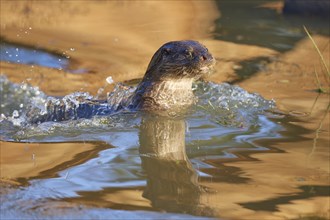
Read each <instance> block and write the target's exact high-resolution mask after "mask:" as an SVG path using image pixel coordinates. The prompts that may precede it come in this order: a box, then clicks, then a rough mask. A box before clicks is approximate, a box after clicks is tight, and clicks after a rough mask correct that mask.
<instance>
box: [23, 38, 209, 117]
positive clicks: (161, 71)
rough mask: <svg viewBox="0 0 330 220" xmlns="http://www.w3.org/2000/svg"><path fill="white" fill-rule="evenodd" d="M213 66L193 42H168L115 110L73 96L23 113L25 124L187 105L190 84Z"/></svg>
mask: <svg viewBox="0 0 330 220" xmlns="http://www.w3.org/2000/svg"><path fill="white" fill-rule="evenodd" d="M214 63H215V60H214V58H213V57H212V55H211V54H210V53H209V52H208V49H207V48H206V47H205V46H204V45H202V44H200V43H199V42H197V41H192V40H186V41H172V42H168V43H166V44H164V45H163V46H161V47H160V48H159V49H158V50H157V51H156V53H155V54H154V55H153V57H152V59H151V61H150V63H149V66H148V68H147V71H146V73H145V75H144V77H143V79H142V81H141V82H140V84H139V85H138V86H137V89H136V91H135V92H134V94H133V95H132V96H131V97H130V98H129V99H126V100H121V103H120V104H118V103H116V106H117V107H116V108H115V109H114V108H113V106H111V105H110V104H109V103H111V102H108V103H107V102H106V101H96V100H88V99H84V98H83V97H82V98H80V99H79V97H76V98H75V100H73V101H72V100H67V99H65V100H64V99H62V100H56V101H49V102H48V103H47V104H46V112H45V113H43V114H41V110H40V109H36V108H33V109H31V110H30V111H29V112H28V113H27V116H28V121H29V122H32V123H40V122H44V121H64V120H70V119H78V118H90V117H92V116H93V115H106V114H111V113H112V112H114V111H117V110H120V109H122V108H129V109H141V110H143V111H155V110H156V111H158V110H166V109H171V108H173V107H185V106H189V105H191V104H192V103H193V102H194V96H193V93H192V89H191V87H192V82H193V81H194V80H197V79H199V78H200V77H201V76H203V75H205V74H207V73H208V72H210V70H211V69H212V68H213V66H214ZM110 96H111V94H110ZM108 101H109V100H108ZM77 103H78V104H77Z"/></svg>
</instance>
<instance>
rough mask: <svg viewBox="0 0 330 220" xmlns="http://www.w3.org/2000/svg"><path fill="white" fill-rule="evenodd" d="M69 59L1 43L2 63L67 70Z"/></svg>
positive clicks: (0, 56) (34, 49)
mask: <svg viewBox="0 0 330 220" xmlns="http://www.w3.org/2000/svg"><path fill="white" fill-rule="evenodd" d="M68 58H69V57H65V56H59V55H55V54H51V53H49V52H46V51H42V50H40V49H36V48H28V47H23V46H18V45H15V44H9V43H6V42H0V60H1V61H6V62H11V63H17V64H28V65H32V66H33V65H39V66H45V67H50V68H56V69H65V68H67V67H68V65H69V60H68Z"/></svg>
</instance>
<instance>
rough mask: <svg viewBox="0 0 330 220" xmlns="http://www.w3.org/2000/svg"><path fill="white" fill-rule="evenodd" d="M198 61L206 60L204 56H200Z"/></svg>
mask: <svg viewBox="0 0 330 220" xmlns="http://www.w3.org/2000/svg"><path fill="white" fill-rule="evenodd" d="M199 59H200V60H202V61H205V60H207V57H206V56H205V55H202V56H200V57H199Z"/></svg>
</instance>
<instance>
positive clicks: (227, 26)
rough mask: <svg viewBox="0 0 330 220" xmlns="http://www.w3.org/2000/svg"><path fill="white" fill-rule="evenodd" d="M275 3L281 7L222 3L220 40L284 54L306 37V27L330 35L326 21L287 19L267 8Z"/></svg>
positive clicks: (260, 0)
mask: <svg viewBox="0 0 330 220" xmlns="http://www.w3.org/2000/svg"><path fill="white" fill-rule="evenodd" d="M272 2H273V3H275V4H279V1H276V0H258V1H236V0H233V1H228V0H218V1H217V5H218V7H219V10H220V11H221V14H222V16H221V17H220V18H218V20H217V22H216V25H217V26H216V33H215V37H216V39H221V40H226V41H231V42H235V43H239V44H251V45H259V46H263V47H267V48H272V49H275V50H278V51H281V52H283V51H287V50H290V49H292V48H293V46H294V45H295V44H296V43H297V42H298V41H299V40H301V39H303V38H304V37H305V32H304V30H303V25H305V26H306V27H307V28H308V29H309V30H313V32H316V33H320V34H324V35H329V34H330V32H329V28H327V27H328V25H329V24H328V21H327V20H326V19H321V18H315V17H295V16H288V15H287V16H284V15H283V14H282V13H280V12H279V11H276V10H275V9H272V8H269V7H267V4H268V5H269V3H272ZM279 10H281V9H279Z"/></svg>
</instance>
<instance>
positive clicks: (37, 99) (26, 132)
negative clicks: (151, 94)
mask: <svg viewBox="0 0 330 220" xmlns="http://www.w3.org/2000/svg"><path fill="white" fill-rule="evenodd" d="M121 87H122V86H121ZM0 88H1V91H2V93H1V94H2V108H1V114H2V119H1V139H2V140H3V141H4V140H5V141H15V142H17V141H18V142H23V143H29V144H31V143H81V144H83V145H84V144H88V143H91V144H93V145H95V146H96V147H97V146H100V143H103V144H102V145H103V147H100V149H99V150H98V151H97V154H95V155H94V156H93V157H92V158H89V159H84V160H83V161H82V162H80V163H79V164H76V165H74V166H70V167H66V168H64V169H63V168H61V169H60V170H57V171H56V175H55V176H54V177H48V178H46V179H38V178H36V179H31V180H24V179H20V180H19V181H20V182H26V184H27V185H26V187H24V188H22V189H20V190H19V191H16V192H14V193H10V194H6V193H5V194H4V195H2V196H4V200H8V201H10V200H12V199H11V197H13V196H14V197H15V196H19V197H22V199H20V200H19V202H18V203H17V202H15V203H14V204H12V203H11V202H6V203H4V205H3V207H5V208H4V209H5V210H7V209H10V210H12V209H16V208H17V205H18V207H20V205H19V204H22V205H21V206H23V207H22V208H24V209H27V210H30V209H38V207H39V205H40V203H42V202H43V201H48V202H47V203H49V205H50V206H52V203H53V202H51V201H58V202H64V201H71V202H75V201H79V203H80V204H85V205H87V204H88V202H87V201H89V198H90V197H93V198H94V199H93V200H94V201H98V200H101V199H102V197H103V196H104V194H109V193H110V192H111V191H112V190H115V191H117V190H119V191H120V190H138V191H139V192H140V193H141V195H143V197H145V198H146V199H148V200H150V201H151V202H152V203H153V204H154V205H152V207H153V208H152V210H154V211H155V210H157V209H163V210H166V211H168V212H178V213H182V212H183V213H187V214H193V215H202V216H214V215H216V214H215V213H217V211H216V209H214V207H208V206H209V205H208V204H205V203H204V202H203V200H204V199H203V198H204V197H205V196H206V197H207V196H208V195H209V192H208V189H207V187H205V186H203V184H201V183H199V181H198V179H200V178H203V179H206V180H208V181H211V180H213V179H216V178H217V175H215V174H211V173H210V171H209V170H217V167H215V166H214V165H212V164H208V163H207V162H205V161H207V160H219V159H234V158H237V156H236V155H235V153H233V150H239V149H240V150H242V149H244V150H249V151H267V150H268V149H267V148H265V147H262V146H259V145H257V144H255V143H254V142H253V141H254V140H255V139H260V138H263V137H267V138H277V137H280V136H281V135H280V134H279V131H281V130H282V129H283V128H282V126H280V125H278V124H277V123H276V122H273V121H272V120H270V119H269V118H267V117H266V116H265V111H267V110H269V111H270V110H272V109H274V108H275V103H274V101H271V100H265V99H264V98H262V97H261V96H260V95H258V94H251V93H248V92H247V91H245V90H243V89H242V88H240V87H238V86H232V85H229V84H215V83H211V82H200V83H198V84H195V85H194V88H193V90H194V93H195V95H196V96H197V97H198V99H199V101H198V103H197V104H196V105H195V106H194V107H193V109H192V110H191V112H190V113H189V114H188V115H187V116H186V117H185V118H184V119H183V118H167V117H165V118H163V117H160V116H159V117H158V116H155V117H152V116H148V115H144V114H142V113H141V112H136V111H132V112H124V113H113V114H108V115H103V116H94V117H92V118H88V119H79V120H68V121H64V122H52V121H51V122H44V123H39V124H33V123H32V124H31V123H27V122H26V119H27V116H26V115H25V113H26V110H27V109H28V108H29V107H28V106H31V105H33V107H40V106H41V108H42V106H44V105H45V103H46V102H47V100H49V99H50V98H52V97H48V96H47V95H46V94H45V93H43V92H42V91H40V90H39V89H38V88H37V87H33V86H30V85H28V84H25V83H23V84H15V83H12V82H10V81H9V80H8V79H7V78H6V76H1V77H0ZM118 88H119V87H118ZM118 88H117V90H115V91H116V93H118V95H119V96H120V93H127V89H122V90H119V89H118ZM130 91H131V92H133V91H134V89H132V90H130ZM82 95H85V97H87V98H89V99H93V97H92V96H90V95H86V94H85V93H78V92H77V93H74V94H71V95H69V96H70V97H71V98H74V97H75V96H77V97H81V96H82ZM52 99H54V98H52ZM13 100H16V101H15V102H14V101H13ZM109 105H110V104H109ZM32 159H33V160H35V161H37V160H38V155H37V156H35V155H34V154H33V156H32ZM204 169H207V171H204ZM173 175H174V176H173ZM159 179H163V182H162V181H161V182H160V181H159ZM191 184H192V185H191ZM107 189H111V191H110V192H107ZM173 190H174V191H173ZM110 194H111V193H110ZM141 195H140V196H141ZM165 195H166V196H165ZM164 196H165V197H164ZM29 200H33V201H34V202H33V203H32V204H30V205H28V206H27V207H26V206H25V203H26V201H29ZM173 204H175V205H173ZM205 206H206V208H205ZM77 208H79V207H77ZM122 208H124V209H126V208H125V206H124V207H122ZM127 208H128V207H127ZM134 209H135V208H134ZM84 210H85V211H86V212H87V213H88V214H87V216H94V214H93V213H94V212H97V211H98V209H95V208H92V209H85V208H84ZM85 211H84V212H85ZM5 213H7V212H5ZM74 213H75V214H79V213H80V212H79V211H78V212H76V211H74ZM70 214H71V213H68V214H65V215H64V216H66V217H68V216H70ZM8 215H10V213H9V214H8ZM135 215H138V213H134V215H133V216H135ZM128 216H130V215H128ZM178 217H180V215H178Z"/></svg>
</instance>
